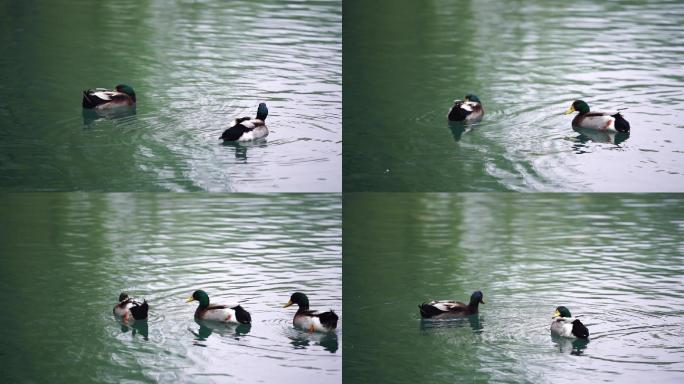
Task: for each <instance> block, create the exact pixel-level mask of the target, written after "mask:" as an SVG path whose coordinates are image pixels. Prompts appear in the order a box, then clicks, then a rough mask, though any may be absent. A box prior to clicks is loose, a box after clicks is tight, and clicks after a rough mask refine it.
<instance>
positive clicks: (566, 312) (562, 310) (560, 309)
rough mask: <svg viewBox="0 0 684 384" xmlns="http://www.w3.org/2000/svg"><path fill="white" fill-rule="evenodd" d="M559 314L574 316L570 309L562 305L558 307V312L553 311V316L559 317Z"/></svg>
mask: <svg viewBox="0 0 684 384" xmlns="http://www.w3.org/2000/svg"><path fill="white" fill-rule="evenodd" d="M559 316H560V317H572V315H571V314H570V310H569V309H567V308H565V307H564V306H562V305H561V306H560V307H558V308H556V312H554V313H553V316H552V318H553V317H559Z"/></svg>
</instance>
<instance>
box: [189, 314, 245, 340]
mask: <svg viewBox="0 0 684 384" xmlns="http://www.w3.org/2000/svg"><path fill="white" fill-rule="evenodd" d="M195 323H197V325H199V329H198V330H197V332H195V331H193V330H192V329H189V331H190V333H192V334H193V335H195V337H196V338H197V340H198V341H206V340H207V339H208V338H209V336H211V334H212V333H214V332H216V333H218V334H219V335H221V336H231V335H232V336H234V337H235V340H240V337H242V336H244V335H246V334H248V333H249V331H250V330H251V329H252V324H238V325H235V324H230V323H219V322H216V321H209V320H197V319H195Z"/></svg>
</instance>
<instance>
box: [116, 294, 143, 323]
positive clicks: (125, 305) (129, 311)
mask: <svg viewBox="0 0 684 384" xmlns="http://www.w3.org/2000/svg"><path fill="white" fill-rule="evenodd" d="M149 308H150V306H149V305H148V304H147V300H143V302H142V303H141V302H140V301H139V300H136V299H133V298H131V297H129V296H128V293H126V292H121V294H120V295H119V304H117V305H115V306H114V309H113V310H112V312H113V313H114V316H117V317H120V318H122V319H123V321H124V322H128V320H129V319H130V318H131V317H132V318H133V319H134V320H146V319H147V312H148V310H149Z"/></svg>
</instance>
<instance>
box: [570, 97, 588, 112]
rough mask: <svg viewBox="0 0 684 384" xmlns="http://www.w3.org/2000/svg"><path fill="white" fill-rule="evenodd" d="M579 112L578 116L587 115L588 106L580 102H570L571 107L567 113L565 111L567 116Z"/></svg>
mask: <svg viewBox="0 0 684 384" xmlns="http://www.w3.org/2000/svg"><path fill="white" fill-rule="evenodd" d="M575 111H577V112H579V113H580V115H584V114H585V113H589V104H587V103H585V102H584V101H582V100H575V101H573V102H572V105H571V106H570V108H568V110H567V111H565V114H566V115H569V114H571V113H573V112H575Z"/></svg>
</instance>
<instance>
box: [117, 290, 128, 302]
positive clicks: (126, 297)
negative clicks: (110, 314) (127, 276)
mask: <svg viewBox="0 0 684 384" xmlns="http://www.w3.org/2000/svg"><path fill="white" fill-rule="evenodd" d="M126 299H128V293H126V292H121V294H120V295H119V303H120V302H122V301H124V300H126Z"/></svg>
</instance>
